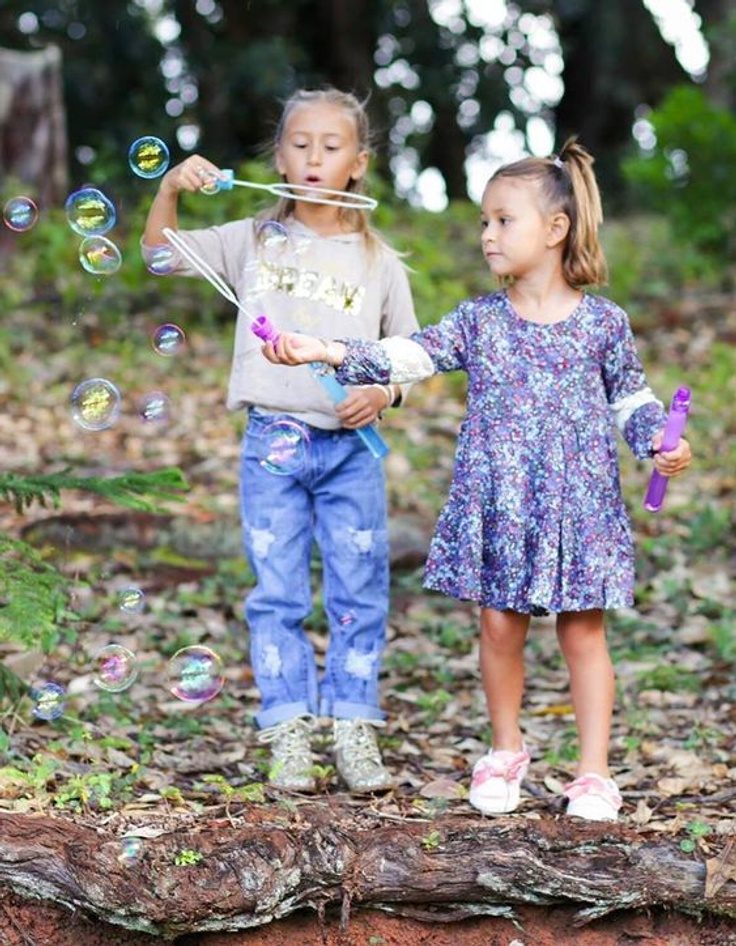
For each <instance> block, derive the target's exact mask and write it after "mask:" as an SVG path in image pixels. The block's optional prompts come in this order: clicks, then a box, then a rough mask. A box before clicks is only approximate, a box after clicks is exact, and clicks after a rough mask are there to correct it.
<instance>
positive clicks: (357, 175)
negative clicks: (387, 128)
mask: <svg viewBox="0 0 736 946" xmlns="http://www.w3.org/2000/svg"><path fill="white" fill-rule="evenodd" d="M368 158H369V154H368V152H367V151H359V152H358V157H357V158H356V159H355V164H354V165H353V169H352V171H351V172H350V180H351V181H359V180H360V179H361V177H363V175H364V174H365V172H366V170H367V169H368Z"/></svg>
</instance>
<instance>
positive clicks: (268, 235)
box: [256, 220, 289, 261]
mask: <svg viewBox="0 0 736 946" xmlns="http://www.w3.org/2000/svg"><path fill="white" fill-rule="evenodd" d="M256 242H257V243H258V246H259V248H260V250H261V255H262V256H263V257H264V258H265V259H266V260H271V261H273V260H275V259H277V258H279V257H281V256H283V254H284V252H285V250H286V249H287V248H288V246H289V231H288V230H287V229H286V227H285V226H284V225H283V223H279V222H278V220H264V221H262V222H261V223H259V224H257V226H256Z"/></svg>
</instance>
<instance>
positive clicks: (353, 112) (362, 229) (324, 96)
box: [256, 86, 386, 251]
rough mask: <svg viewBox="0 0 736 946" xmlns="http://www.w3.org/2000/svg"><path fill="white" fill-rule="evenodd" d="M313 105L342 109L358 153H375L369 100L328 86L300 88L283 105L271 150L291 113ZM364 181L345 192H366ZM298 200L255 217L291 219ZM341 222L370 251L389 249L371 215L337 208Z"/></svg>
mask: <svg viewBox="0 0 736 946" xmlns="http://www.w3.org/2000/svg"><path fill="white" fill-rule="evenodd" d="M314 103H318V104H326V105H336V106H337V107H338V108H341V109H343V110H344V111H345V112H346V113H347V114H348V115H349V116H350V117H351V118H352V119H353V122H354V124H355V133H356V141H357V147H358V151H359V152H360V151H366V152H368V154H369V155H370V154H372V153H373V144H372V135H371V129H370V122H369V120H368V112H367V110H366V101H363V102H361V101H360V100H359V99H358V98H357V97H356V96H355V95H353V94H352V93H351V92H341V91H340V90H339V89H335V88H332V87H331V86H326V87H324V88H321V89H297V91H296V92H294V93H292V94H291V95H290V96H289V98H288V99H287V100H286V101H285V102H284V107H283V111H282V112H281V118H280V119H279V122H278V125H277V126H276V133H275V134H274V138H273V142H272V143H271V146H270V150H272V151H274V152H275V151H276V150H277V149H278V147H279V145H280V143H281V139H282V137H283V134H284V130H285V128H286V123H287V122H288V120H289V117H290V116H291V114H292V112H294V110H295V109H297V108H299V107H300V106H301V105H311V104H314ZM363 180H364V178H363V177H360V178H359V179H358V180H355V179H353V178H351V179H350V181H349V182H348V184H347V187H346V191H348V192H350V193H354V194H363V193H365V187H364V183H363ZM295 204H296V201H294V200H293V199H292V198H290V197H281V198H279V200H278V201H277V203H276V204H274V205H273V206H272V207H270V208H268V209H267V210H264V211H261V212H260V213H259V214H257V215H256V219H257V220H259V221H265V220H276V221H277V222H278V223H282V224H283V223H284V221H285V220H286V219H287V218H288V217H290V216H292V214H293V213H294V206H295ZM337 212H338V219H339V220H340V223H341V224H342V226H343V227H344V229H345V230H346V231H348V232H353V233H360V234H361V235H362V237H363V239H364V240H365V244H366V248H367V249H368V250H369V251H372V250H375V249H376V247H377V246H378V245H382V246H386V244H385V242H384V241H383V240H382V239H381V238H380V237H379V236H378V234H377V233H376V232H375V230H373V228H372V227H371V225H370V222H369V219H370V218H369V212H368V211H367V210H363V209H360V208H348V207H338V211H337Z"/></svg>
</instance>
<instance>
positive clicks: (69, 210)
mask: <svg viewBox="0 0 736 946" xmlns="http://www.w3.org/2000/svg"><path fill="white" fill-rule="evenodd" d="M64 209H65V210H66V219H67V220H68V221H69V226H70V227H71V228H72V230H74V232H75V233H78V234H79V235H80V236H83V237H87V236H102V234H103V233H107V231H108V230H112V228H113V227H114V226H115V223H116V221H117V216H116V213H115V207H114V206H113V203H112V201H111V200H109V199H108V198H107V197H105V195H104V194H103V193H102V191H101V190H98V189H97V188H96V187H83V188H81V190H78V191H74V193H73V194H70V195H69V196H68V197H67V199H66V203H65V204H64Z"/></svg>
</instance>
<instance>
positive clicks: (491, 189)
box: [481, 177, 559, 279]
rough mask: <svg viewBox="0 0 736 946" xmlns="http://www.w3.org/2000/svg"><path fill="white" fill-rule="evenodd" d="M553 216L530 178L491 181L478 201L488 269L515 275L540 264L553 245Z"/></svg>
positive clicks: (508, 275) (519, 275)
mask: <svg viewBox="0 0 736 946" xmlns="http://www.w3.org/2000/svg"><path fill="white" fill-rule="evenodd" d="M554 216H559V215H554ZM554 216H553V215H551V214H548V213H545V211H544V210H543V205H542V201H541V195H540V193H539V186H538V185H537V183H536V182H534V181H533V180H529V179H524V178H513V177H500V178H496V179H495V180H492V181H490V182H489V183H488V185H487V186H486V189H485V191H484V193H483V200H482V202H481V247H482V249H483V255H484V256H485V258H486V261H487V263H488V266H489V268H490V270H491V272H492V273H493V274H494V275H495V276H498V277H501V278H502V277H513V278H515V279H518V278H520V277H522V276H525V275H528V274H529V273H530V272H531V271H532V270H534V269H535V268H537V267H539V266H540V265H542V263H543V262H544V261H545V258H546V256H547V254H548V251H549V249H550V248H551V246H552V245H554V240H553V238H552V233H553V227H552V221H553V219H554Z"/></svg>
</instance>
